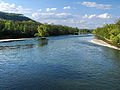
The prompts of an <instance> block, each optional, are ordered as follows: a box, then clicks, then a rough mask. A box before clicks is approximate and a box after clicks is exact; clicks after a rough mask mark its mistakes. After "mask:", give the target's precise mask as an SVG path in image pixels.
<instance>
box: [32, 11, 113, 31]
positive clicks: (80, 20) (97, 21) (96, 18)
mask: <svg viewBox="0 0 120 90" xmlns="http://www.w3.org/2000/svg"><path fill="white" fill-rule="evenodd" d="M32 18H33V19H35V20H37V21H40V22H41V23H49V24H51V23H54V24H60V25H68V26H71V27H79V28H91V29H93V28H97V27H101V26H102V25H104V24H105V23H106V24H109V23H112V22H113V21H114V20H113V18H112V17H111V15H109V14H107V13H104V14H99V15H96V14H93V15H87V14H86V15H85V16H81V15H73V14H71V13H33V14H32ZM103 22H104V23H103Z"/></svg>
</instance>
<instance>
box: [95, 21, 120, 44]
mask: <svg viewBox="0 0 120 90" xmlns="http://www.w3.org/2000/svg"><path fill="white" fill-rule="evenodd" d="M93 33H94V34H95V35H97V36H99V37H102V38H104V39H106V40H107V41H110V42H113V43H115V44H120V20H118V21H117V22H116V23H114V24H107V25H104V27H101V28H97V29H96V30H94V31H93Z"/></svg>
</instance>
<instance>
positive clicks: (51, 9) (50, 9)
mask: <svg viewBox="0 0 120 90" xmlns="http://www.w3.org/2000/svg"><path fill="white" fill-rule="evenodd" d="M56 10H57V8H46V11H47V12H49V11H56Z"/></svg>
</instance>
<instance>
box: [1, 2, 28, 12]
mask: <svg viewBox="0 0 120 90" xmlns="http://www.w3.org/2000/svg"><path fill="white" fill-rule="evenodd" d="M0 11H3V12H9V13H21V14H24V13H29V12H30V9H25V8H23V7H22V6H17V5H15V4H9V3H5V2H3V1H2V2H0Z"/></svg>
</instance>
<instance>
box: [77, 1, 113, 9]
mask: <svg viewBox="0 0 120 90" xmlns="http://www.w3.org/2000/svg"><path fill="white" fill-rule="evenodd" d="M78 4H81V5H84V6H87V7H94V8H97V9H103V10H106V9H107V10H110V9H111V5H109V4H97V3H95V2H78Z"/></svg>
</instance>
